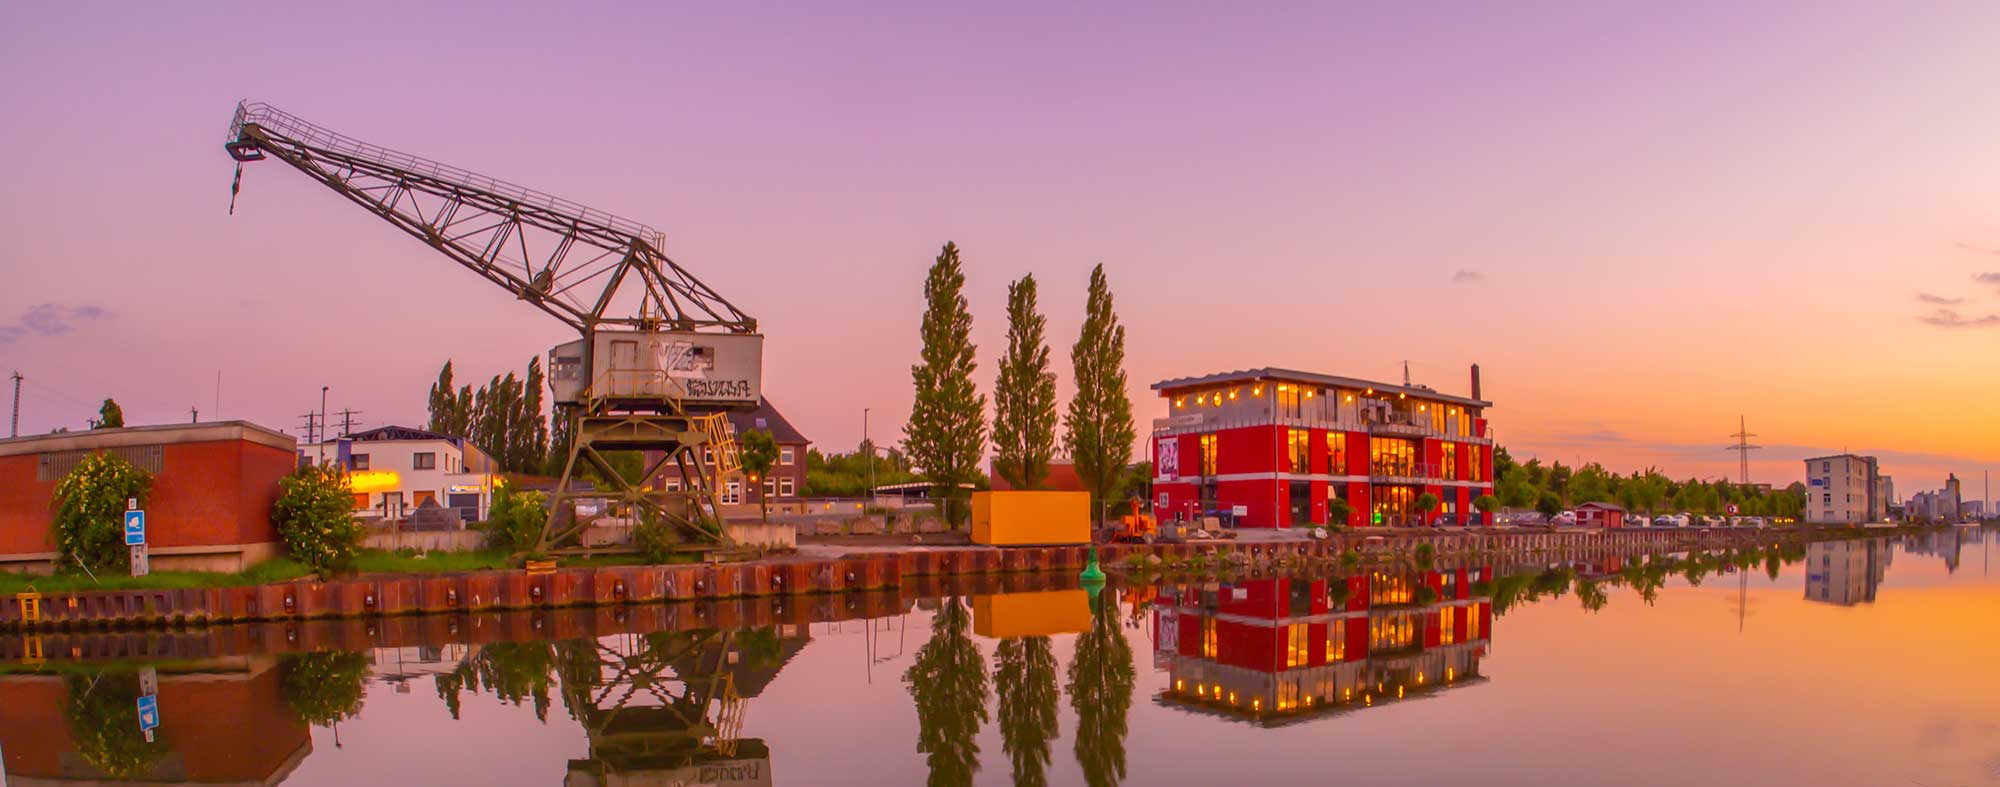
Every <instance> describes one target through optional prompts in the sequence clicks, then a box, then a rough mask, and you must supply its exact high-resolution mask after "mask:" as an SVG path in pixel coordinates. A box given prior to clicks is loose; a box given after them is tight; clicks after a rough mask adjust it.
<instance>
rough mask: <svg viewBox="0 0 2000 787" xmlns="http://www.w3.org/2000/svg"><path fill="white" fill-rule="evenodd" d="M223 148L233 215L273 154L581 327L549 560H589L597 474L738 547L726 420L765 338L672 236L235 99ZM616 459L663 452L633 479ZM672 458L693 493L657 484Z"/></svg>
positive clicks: (751, 397) (702, 538)
mask: <svg viewBox="0 0 2000 787" xmlns="http://www.w3.org/2000/svg"><path fill="white" fill-rule="evenodd" d="M224 148H225V149H226V150H227V151H228V153H229V156H230V157H231V158H233V159H235V160H236V162H237V163H236V180H235V182H234V183H233V184H232V185H231V200H232V202H231V210H232V211H233V210H234V204H235V203H234V199H235V194H236V192H237V191H238V190H240V187H241V184H242V177H243V164H244V163H246V162H255V161H260V160H263V159H265V158H267V157H268V158H276V159H278V160H279V161H282V162H284V163H286V164H289V165H291V166H292V168H293V169H297V170H298V171H300V172H303V173H305V174H306V176H307V177H310V178H312V179H313V180H315V181H318V182H319V183H320V184H321V185H324V186H326V187H327V188H329V189H332V190H333V191H334V192H335V193H337V194H339V195H340V196H342V197H346V198H347V199H348V200H349V201H351V202H353V203H354V204H356V205H359V206H361V207H362V208H364V209H366V210H367V211H368V212H370V213H373V214H375V215H376V216H377V217H378V218H381V219H382V220H384V221H387V222H389V223H390V224H391V225H393V226H395V227H396V228H397V229H400V230H402V231H403V232H405V233H407V234H409V235H410V236H412V237H415V238H416V239H417V240H420V241H422V242H423V243H424V244H425V245H427V246H429V247H431V249H433V250H434V251H437V252H438V253H440V254H443V255H444V256H446V257H448V258H450V259H451V260H452V261H453V262H456V263H458V264H459V265H461V266H463V267H465V268H466V269H467V270H470V271H472V272H473V273H475V274H478V275H479V276H480V277H481V278H484V279H486V280H487V281H489V282H491V283H493V284H495V285H498V286H499V287H500V288H502V289H504V290H506V291H507V292H508V293H510V294H512V295H513V296H514V297H516V298H518V299H520V300H522V301H525V302H527V303H528V304H529V305H532V306H534V307H536V308H538V309H541V310H542V311H543V312H546V313H547V314H549V315H550V316H552V317H554V318H556V319H557V320H560V321H562V323H563V324H564V325H567V326H569V327H570V328H571V329H573V330H575V331H576V332H577V334H578V337H579V338H578V339H577V340H576V341H573V342H568V343H566V344H561V345H557V346H556V347H555V348H554V349H552V350H550V352H549V359H548V372H547V377H548V385H549V390H550V393H551V395H552V396H551V398H552V399H553V401H554V403H555V408H556V415H555V417H556V418H558V419H562V420H564V421H566V423H567V424H568V427H569V435H570V438H571V448H570V451H569V455H568V458H567V460H566V461H565V462H564V467H563V473H562V476H561V479H560V481H559V482H558V486H557V487H556V489H555V491H554V493H553V494H552V499H551V502H552V509H551V513H550V516H549V523H548V525H547V527H546V528H545V529H544V532H543V534H542V537H541V542H540V544H539V547H538V551H550V552H557V553H560V552H573V551H584V548H583V547H579V546H572V543H573V542H574V541H575V540H576V538H577V536H578V534H579V532H580V531H581V530H582V528H583V525H584V523H583V522H581V521H579V519H578V517H577V516H576V512H575V505H574V503H575V501H576V500H577V499H578V498H582V497H602V496H604V493H603V492H601V491H592V492H579V491H576V490H574V489H572V486H573V484H572V482H573V481H575V480H577V478H578V474H579V472H580V471H582V470H583V469H584V468H585V467H588V468H590V469H591V470H593V471H595V474H596V475H597V477H598V478H599V479H601V480H602V481H603V482H604V483H606V484H608V485H610V486H611V487H612V489H611V490H610V492H611V493H612V494H611V496H612V497H613V498H614V499H617V500H619V501H620V502H622V503H624V504H626V507H627V510H628V511H630V512H631V514H632V515H633V516H635V517H637V518H638V521H642V522H665V523H667V524H668V525H669V526H670V532H671V533H672V534H673V535H674V540H675V542H676V545H677V546H678V547H680V548H683V549H686V550H689V551H707V550H715V549H719V548H730V547H733V546H734V544H732V543H731V540H730V538H729V536H728V534H727V531H726V530H725V528H724V527H723V526H722V511H721V508H720V507H719V505H718V501H717V496H716V492H717V491H718V487H719V485H720V479H721V478H722V477H724V476H726V475H727V474H729V473H731V472H733V471H735V470H736V469H737V468H738V467H739V466H740V463H739V460H738V455H737V451H736V443H735V435H734V431H733V429H732V428H731V426H730V424H729V421H728V418H727V414H728V412H729V411H731V410H747V409H751V408H754V407H756V406H757V403H758V401H759V398H760V396H761V383H762V369H763V338H764V337H763V336H762V335H761V334H759V333H758V332H757V321H756V320H755V319H753V318H751V317H750V316H749V315H747V314H745V313H743V311H742V310H740V309H738V308H737V307H736V306H734V305H732V304H731V303H730V302H729V301H728V300H727V299H725V298H723V297H722V296H721V294H719V293H717V292H716V291H715V290H713V289H711V288H710V287H709V286H708V285H706V284H704V283H702V281H701V280H700V279H698V278H696V277H695V276H694V274H693V273H691V272H689V271H688V270H687V269H686V268H683V267H681V266H680V265H679V264H678V263H675V262H674V261H673V260H672V259H669V258H668V257H667V256H666V254H665V253H663V252H662V248H663V247H664V246H665V238H664V236H663V234H662V233H660V232H659V231H658V230H655V229H653V228H652V227H649V226H647V225H645V224H642V223H639V222H636V221H632V220H629V219H625V218H621V217H618V216H615V215H611V214H609V213H605V212H603V211H600V210H597V209H594V208H590V207H587V206H584V205H580V204H578V203H575V202H571V201H569V200H565V199H562V198H560V197H555V196H552V195H549V194H545V193H543V192H539V191H535V190H532V189H527V188H523V187H521V186H517V185H514V184H512V183H508V182H506V181H502V180H498V179H495V178H491V177H487V176H485V175H480V174H478V173H474V172H471V171H468V170H464V169H460V168H458V167H453V166H451V165H448V164H442V163H439V162H436V161H432V160H429V159H424V158H419V157H417V156H412V155H409V154H406V153H402V152H398V151H395V150H391V149H388V148H384V147H381V146H379V145H373V144H369V143H366V142H362V141H360V140H358V139H354V138H351V137H347V136H345V135H342V134H339V133H337V132H334V131H332V130H330V129H327V128H323V127H321V126H317V125H314V124H312V123H308V122H306V121H305V120H302V119H300V118H298V117H297V116H294V115H291V114H288V113H286V112H283V111H281V110H279V109H277V108H276V107H273V106H271V105H269V104H265V103H261V102H251V101H244V102H242V103H239V104H238V105H237V107H236V114H235V116H234V118H233V119H232V120H231V121H230V124H229V135H228V138H227V141H226V142H225V143H224ZM461 437H462V435H461ZM606 451H645V452H649V453H651V455H653V456H655V457H657V458H656V459H655V460H654V461H653V462H652V463H651V464H650V465H649V466H648V467H646V472H645V475H644V476H643V477H642V479H641V480H640V481H639V482H636V483H635V482H632V481H630V480H628V479H626V478H624V477H623V476H621V475H620V474H619V473H618V472H617V471H616V470H614V469H613V468H612V467H611V465H610V463H609V462H608V461H607V460H606V459H605V457H604V452H606ZM668 463H672V464H673V465H675V466H676V467H677V468H678V469H679V471H680V473H681V476H680V477H681V478H682V479H685V481H684V483H683V485H682V486H681V488H678V489H656V488H653V487H652V486H649V485H648V484H647V483H646V481H647V480H650V479H653V478H655V477H657V474H658V473H659V471H660V470H661V469H662V468H664V467H666V466H667V465H668ZM697 481H698V482H697ZM588 551H595V552H605V551H617V550H616V549H603V548H598V549H592V550H588Z"/></svg>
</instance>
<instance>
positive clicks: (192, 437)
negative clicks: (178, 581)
mask: <svg viewBox="0 0 2000 787" xmlns="http://www.w3.org/2000/svg"><path fill="white" fill-rule="evenodd" d="M296 445H297V443H296V442H295V441H294V440H293V439H292V438H291V437H289V436H287V435H284V434H281V433H279V432H275V431H272V430H270V429H266V428H264V427H261V426H257V425H256V424H252V423H247V422H244V421H217V422H214V423H203V424H179V425H172V426H138V427H128V428H123V429H92V430H89V431H85V432H61V433H57V434H50V435H41V436H37V437H17V438H11V439H7V440H0V568H8V569H29V570H45V569H48V568H50V567H51V566H52V564H53V561H54V560H55V539H54V536H53V535H52V534H51V533H50V527H51V525H52V524H53V522H54V514H53V512H54V506H53V500H52V498H53V496H54V493H55V487H56V482H58V481H61V480H62V478H63V476H65V475H68V474H69V472H70V470H72V469H74V468H75V467H76V465H77V463H78V462H81V461H83V459H84V457H87V456H89V455H91V454H94V453H107V454H112V455H115V456H119V457H123V458H124V459H125V460H126V461H128V462H131V463H132V464H133V465H135V466H137V467H138V468H139V469H141V470H144V471H146V472H147V473H150V474H151V475H152V477H153V486H152V490H151V491H150V492H149V493H148V494H147V496H146V499H145V501H144V505H145V509H146V541H147V544H148V546H149V551H150V557H151V562H152V566H153V568H154V569H155V570H163V571H165V570H204V571H241V570H243V569H245V568H248V567H249V566H250V565H251V564H253V563H256V562H258V561H260V560H263V559H265V558H267V557H272V556H274V555H277V554H278V552H279V551H280V545H279V543H278V532H277V529H276V528H275V527H273V526H272V524H271V503H272V502H273V501H275V500H277V498H278V481H279V479H282V478H284V477H285V476H286V475H287V474H289V473H291V472H292V469H293V467H294V466H295V464H296V462H297V460H296V459H295V453H294V452H295V448H296Z"/></svg>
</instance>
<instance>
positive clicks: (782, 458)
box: [778, 445, 793, 467]
mask: <svg viewBox="0 0 2000 787" xmlns="http://www.w3.org/2000/svg"><path fill="white" fill-rule="evenodd" d="M792 460H793V456H792V447H791V446H789V445H785V446H779V447H778V464H781V465H784V466H786V467H790V466H791V465H792Z"/></svg>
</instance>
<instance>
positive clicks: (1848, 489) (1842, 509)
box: [1805, 454, 1889, 525]
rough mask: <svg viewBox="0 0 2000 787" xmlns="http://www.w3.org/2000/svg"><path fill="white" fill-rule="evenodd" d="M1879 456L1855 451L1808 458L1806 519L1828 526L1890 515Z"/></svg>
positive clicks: (1856, 523) (1871, 520)
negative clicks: (1858, 453)
mask: <svg viewBox="0 0 2000 787" xmlns="http://www.w3.org/2000/svg"><path fill="white" fill-rule="evenodd" d="M1885 489H1886V485H1885V484H1884V483H1883V476H1882V474H1881V468H1880V466H1879V465H1878V464H1877V462H1876V460H1875V457H1872V456H1857V455H1855V454H1836V455H1834V456H1817V457H1813V458H1811V459H1807V460H1806V501H1805V502H1806V510H1805V515H1806V521H1807V522H1811V523H1814V524H1824V525H1842V524H1844V525H1858V524H1865V523H1868V522H1880V521H1883V520H1884V519H1887V518H1888V516H1889V506H1888V499H1887V498H1886V497H1884V493H1885Z"/></svg>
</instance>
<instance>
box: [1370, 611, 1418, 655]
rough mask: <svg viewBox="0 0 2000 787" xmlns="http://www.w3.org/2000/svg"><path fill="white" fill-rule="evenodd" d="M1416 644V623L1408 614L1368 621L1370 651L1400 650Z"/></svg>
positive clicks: (1397, 614)
mask: <svg viewBox="0 0 2000 787" xmlns="http://www.w3.org/2000/svg"><path fill="white" fill-rule="evenodd" d="M1416 642H1417V621H1416V619H1415V617H1414V616H1412V615H1411V614H1410V613H1407V612H1403V613H1396V614H1391V615H1387V616H1384V617H1380V618H1371V619H1369V621H1368V648H1369V650H1370V651H1383V650H1401V649H1403V648H1407V647H1409V646H1411V645H1414V644H1416Z"/></svg>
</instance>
